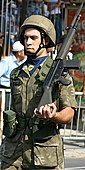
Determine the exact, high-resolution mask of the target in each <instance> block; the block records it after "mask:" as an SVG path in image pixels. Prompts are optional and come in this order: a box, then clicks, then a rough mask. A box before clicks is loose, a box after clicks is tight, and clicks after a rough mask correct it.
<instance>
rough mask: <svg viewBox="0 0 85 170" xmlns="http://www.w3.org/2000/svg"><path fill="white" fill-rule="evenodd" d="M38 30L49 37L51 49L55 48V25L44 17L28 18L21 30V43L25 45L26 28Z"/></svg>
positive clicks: (33, 16)
mask: <svg viewBox="0 0 85 170" xmlns="http://www.w3.org/2000/svg"><path fill="white" fill-rule="evenodd" d="M33 27H34V28H37V29H38V30H42V31H44V32H45V34H46V35H47V36H48V37H49V40H50V43H49V47H53V46H55V42H56V31H55V28H54V25H53V23H52V22H51V21H50V20H49V19H48V18H47V17H44V16H42V15H31V16H30V17H28V18H27V19H26V20H25V21H24V23H23V24H22V26H21V28H20V42H21V43H22V44H23V42H24V41H23V40H24V39H23V35H24V31H25V29H26V28H33Z"/></svg>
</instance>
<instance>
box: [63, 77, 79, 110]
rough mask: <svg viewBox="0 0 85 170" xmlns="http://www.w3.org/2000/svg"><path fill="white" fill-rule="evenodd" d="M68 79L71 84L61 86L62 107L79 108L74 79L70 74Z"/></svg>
mask: <svg viewBox="0 0 85 170" xmlns="http://www.w3.org/2000/svg"><path fill="white" fill-rule="evenodd" d="M66 79H67V80H69V81H70V84H69V85H67V86H65V85H61V86H60V105H61V108H66V107H73V108H75V109H76V108H77V102H76V99H75V88H74V85H73V80H72V77H71V76H70V75H69V74H68V75H67V76H66Z"/></svg>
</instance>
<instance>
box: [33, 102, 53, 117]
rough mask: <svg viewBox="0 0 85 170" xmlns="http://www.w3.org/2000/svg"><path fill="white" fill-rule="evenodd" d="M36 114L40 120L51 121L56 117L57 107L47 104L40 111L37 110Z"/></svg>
mask: <svg viewBox="0 0 85 170" xmlns="http://www.w3.org/2000/svg"><path fill="white" fill-rule="evenodd" d="M34 113H35V114H36V115H37V116H38V117H39V118H44V119H51V118H53V117H54V116H55V115H56V106H55V104H54V103H51V104H46V105H45V106H41V107H40V108H39V110H37V109H35V111H34Z"/></svg>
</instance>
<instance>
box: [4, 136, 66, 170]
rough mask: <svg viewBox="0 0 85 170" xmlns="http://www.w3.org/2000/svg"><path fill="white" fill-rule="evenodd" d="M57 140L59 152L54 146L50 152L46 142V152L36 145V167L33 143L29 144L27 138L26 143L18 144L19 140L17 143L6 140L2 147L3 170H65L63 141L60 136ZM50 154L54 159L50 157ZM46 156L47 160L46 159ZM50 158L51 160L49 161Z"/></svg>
mask: <svg viewBox="0 0 85 170" xmlns="http://www.w3.org/2000/svg"><path fill="white" fill-rule="evenodd" d="M55 138H56V141H57V144H58V145H57V152H56V150H54V149H53V148H52V145H51V150H52V151H51V150H48V146H47V142H45V146H44V151H43V150H42V148H43V147H42V146H41V145H40V146H39V145H38V143H37V145H35V147H34V152H35V153H34V154H35V156H34V160H35V161H34V163H35V166H33V165H31V143H29V140H28V139H27V138H26V140H25V141H24V143H18V140H17V142H15V141H14V140H12V139H11V140H10V139H4V141H3V144H2V147H1V170H35V169H38V170H40V169H41V170H46V169H49V170H64V159H63V149H62V148H63V145H62V139H61V138H60V135H57V136H55ZM55 138H54V139H55ZM51 142H52V139H51ZM53 145H54V144H53ZM38 146H39V147H38ZM55 149H56V148H55ZM44 152H45V153H44ZM50 152H51V156H52V157H50V156H48V155H49V153H50ZM53 153H54V154H53ZM56 154H57V157H56V162H55V160H54V159H53V158H54V157H55V155H56ZM42 155H43V156H42ZM45 155H46V160H45V158H44V157H45ZM37 157H38V159H37ZM48 157H49V159H47V158H48ZM43 163H44V164H43ZM46 163H48V165H46ZM43 165H44V166H43Z"/></svg>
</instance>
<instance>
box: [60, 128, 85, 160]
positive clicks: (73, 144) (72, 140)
mask: <svg viewBox="0 0 85 170" xmlns="http://www.w3.org/2000/svg"><path fill="white" fill-rule="evenodd" d="M70 135H71V136H70ZM61 136H63V141H64V157H65V158H68V159H69V158H72V159H73V158H74V159H75V158H84V157H85V133H82V132H76V131H75V130H74V131H73V130H72V131H70V130H69V129H67V130H66V131H64V130H63V129H61Z"/></svg>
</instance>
